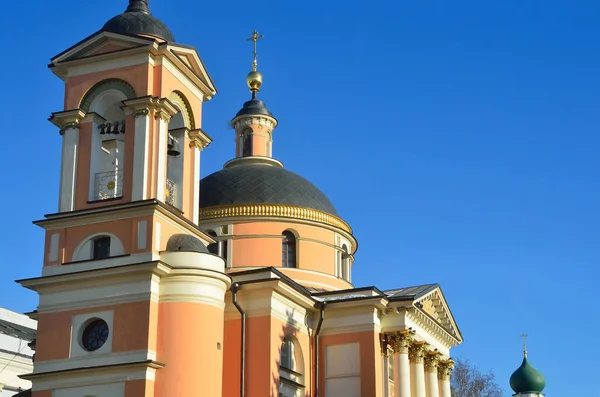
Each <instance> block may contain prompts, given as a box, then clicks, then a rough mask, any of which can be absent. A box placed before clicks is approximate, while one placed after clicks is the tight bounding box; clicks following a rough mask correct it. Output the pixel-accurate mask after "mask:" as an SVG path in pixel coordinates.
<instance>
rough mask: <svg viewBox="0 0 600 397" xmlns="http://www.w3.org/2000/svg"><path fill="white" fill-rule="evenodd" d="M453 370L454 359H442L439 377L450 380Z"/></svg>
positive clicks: (442, 379)
mask: <svg viewBox="0 0 600 397" xmlns="http://www.w3.org/2000/svg"><path fill="white" fill-rule="evenodd" d="M452 370H454V361H453V360H452V359H448V360H443V361H440V362H439V363H438V379H439V380H441V381H446V382H449V381H450V376H451V375H452Z"/></svg>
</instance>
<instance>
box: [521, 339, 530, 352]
mask: <svg viewBox="0 0 600 397" xmlns="http://www.w3.org/2000/svg"><path fill="white" fill-rule="evenodd" d="M528 336H529V335H527V334H525V333H523V334H521V339H522V340H523V355H524V356H525V357H527V337H528Z"/></svg>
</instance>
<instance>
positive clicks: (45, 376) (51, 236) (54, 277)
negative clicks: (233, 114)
mask: <svg viewBox="0 0 600 397" xmlns="http://www.w3.org/2000/svg"><path fill="white" fill-rule="evenodd" d="M50 69H51V70H52V72H53V73H54V74H55V75H56V76H58V77H59V78H61V79H62V80H63V81H64V83H65V97H64V104H65V108H64V109H63V110H60V111H57V112H55V113H52V115H51V117H50V121H51V122H52V123H53V124H54V125H56V126H57V127H58V129H59V132H60V136H61V139H62V153H61V171H60V188H59V199H58V212H57V213H55V214H51V215H47V216H46V218H45V219H44V220H41V221H37V222H35V223H36V224H37V225H39V226H40V227H42V228H44V229H45V231H46V237H45V251H44V264H43V268H42V274H41V276H40V277H38V278H34V279H28V280H20V283H21V284H22V285H23V286H25V287H26V288H30V289H32V290H34V291H37V292H38V294H39V298H40V300H39V306H38V309H37V311H35V312H34V316H35V317H36V318H37V320H38V333H37V342H36V359H35V363H34V372H33V373H31V374H29V375H26V376H25V377H26V378H27V379H30V380H31V381H32V383H33V395H34V397H50V396H52V397H74V396H95V397H109V396H110V397H119V396H126V397H137V396H148V397H150V396H167V395H176V396H181V397H185V396H190V397H191V396H196V395H197V393H198V391H199V390H202V392H203V393H204V394H203V395H207V396H221V384H222V382H221V377H222V349H221V345H222V340H223V309H224V305H225V303H224V294H225V291H226V290H227V288H228V287H229V285H230V278H229V277H228V276H226V275H225V274H224V262H223V259H221V258H220V257H218V256H216V255H212V254H210V253H208V250H207V248H206V245H208V244H210V243H214V240H212V238H211V237H210V236H208V235H206V234H205V233H203V232H202V231H201V230H200V229H199V228H198V226H197V223H198V211H199V194H200V193H199V180H200V154H201V151H202V150H203V149H204V148H205V147H206V146H208V145H209V144H210V142H211V138H210V137H209V136H208V135H207V134H206V133H205V132H204V131H203V130H202V128H201V125H202V105H203V103H204V102H206V101H208V100H210V99H212V97H213V96H214V95H215V94H216V88H215V86H214V84H213V82H212V80H211V79H210V77H209V75H208V72H207V71H206V68H205V67H204V64H203V62H202V61H201V59H200V56H199V54H198V52H197V51H196V49H194V48H192V47H189V46H182V45H179V44H177V42H176V41H175V38H174V37H173V34H172V32H171V31H170V30H169V28H168V27H167V26H166V25H165V24H164V23H162V22H161V21H160V20H158V19H157V18H155V17H154V16H153V15H152V13H151V12H150V8H149V5H148V1H147V0H130V1H129V5H128V7H127V9H126V10H125V12H123V13H122V14H120V15H117V16H116V17H114V18H112V19H111V20H109V21H108V22H107V23H106V24H105V25H104V26H103V27H102V28H101V29H100V30H99V31H98V32H96V33H94V34H93V35H91V36H89V37H88V38H86V39H84V40H83V41H81V42H79V43H78V44H76V45H74V46H73V47H71V48H69V49H67V50H66V51H64V52H62V53H61V54H59V55H57V56H56V57H54V58H53V59H52V60H51V64H50ZM198 357H202V358H203V360H204V361H205V362H206V363H207V365H206V366H204V364H202V363H199V362H198ZM204 361H203V362H204Z"/></svg>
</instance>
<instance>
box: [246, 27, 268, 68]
mask: <svg viewBox="0 0 600 397" xmlns="http://www.w3.org/2000/svg"><path fill="white" fill-rule="evenodd" d="M264 37H265V36H263V35H262V34H261V35H259V34H258V31H257V30H254V32H252V37H250V38H247V39H246V41H253V42H254V51H253V52H252V53H253V54H254V61H253V62H252V70H253V71H255V72H256V67H257V65H258V63H257V61H256V57H257V55H258V54H257V53H256V42H257V41H258V40H260V39H263V38H264Z"/></svg>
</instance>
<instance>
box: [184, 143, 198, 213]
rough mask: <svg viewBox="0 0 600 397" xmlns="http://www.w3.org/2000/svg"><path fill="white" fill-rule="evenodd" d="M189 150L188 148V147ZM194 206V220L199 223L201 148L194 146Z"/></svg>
mask: <svg viewBox="0 0 600 397" xmlns="http://www.w3.org/2000/svg"><path fill="white" fill-rule="evenodd" d="M186 150H187V149H186ZM193 153H194V173H193V174H192V176H193V178H194V192H193V193H194V206H193V208H192V215H193V218H192V219H193V222H194V223H195V224H196V225H197V224H198V221H199V218H200V153H201V150H200V149H199V148H198V147H197V146H195V148H194V151H193Z"/></svg>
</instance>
